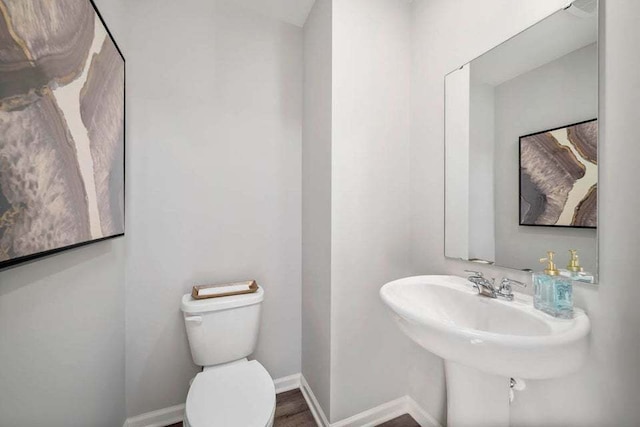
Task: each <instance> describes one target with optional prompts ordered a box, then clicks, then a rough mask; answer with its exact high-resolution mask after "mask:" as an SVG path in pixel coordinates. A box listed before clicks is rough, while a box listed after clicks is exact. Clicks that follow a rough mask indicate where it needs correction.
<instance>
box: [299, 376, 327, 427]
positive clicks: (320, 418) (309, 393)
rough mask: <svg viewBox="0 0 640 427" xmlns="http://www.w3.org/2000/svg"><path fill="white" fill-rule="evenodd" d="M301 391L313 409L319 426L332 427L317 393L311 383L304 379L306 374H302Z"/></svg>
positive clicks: (312, 413)
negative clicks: (314, 392) (317, 397)
mask: <svg viewBox="0 0 640 427" xmlns="http://www.w3.org/2000/svg"><path fill="white" fill-rule="evenodd" d="M300 391H301V392H302V396H304V400H306V401H307V405H308V406H309V409H310V410H311V415H313V419H315V420H316V424H318V426H319V427H330V424H329V420H328V419H327V416H326V415H325V413H324V411H323V410H322V407H321V406H320V403H318V399H316V396H315V394H313V390H311V387H309V383H307V380H306V379H304V375H300Z"/></svg>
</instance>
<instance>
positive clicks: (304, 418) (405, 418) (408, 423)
mask: <svg viewBox="0 0 640 427" xmlns="http://www.w3.org/2000/svg"><path fill="white" fill-rule="evenodd" d="M168 427H182V423H178V424H173V425H171V426H168ZM274 427H316V422H315V420H314V419H313V415H311V410H309V406H307V402H306V400H304V397H303V396H302V393H301V392H300V390H291V391H286V392H284V393H280V394H278V395H277V396H276V416H275V421H274ZM380 427H420V425H419V424H418V423H417V422H415V420H414V419H413V418H411V416H410V415H402V416H401V417H398V418H394V419H393V420H391V421H387V422H386V423H384V424H380Z"/></svg>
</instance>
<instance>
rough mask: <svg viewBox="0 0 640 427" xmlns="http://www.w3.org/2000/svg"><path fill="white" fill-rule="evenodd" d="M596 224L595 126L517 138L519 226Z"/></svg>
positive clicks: (594, 122) (594, 123)
mask: <svg viewBox="0 0 640 427" xmlns="http://www.w3.org/2000/svg"><path fill="white" fill-rule="evenodd" d="M597 224H598V122H597V120H595V119H594V120H589V121H587V122H583V123H577V124H574V125H570V126H564V127H561V128H558V129H551V130H548V131H544V132H538V133H534V134H531V135H526V136H522V137H520V225H539V226H553V227H576V228H596V226H597Z"/></svg>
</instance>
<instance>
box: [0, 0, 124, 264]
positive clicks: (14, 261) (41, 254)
mask: <svg viewBox="0 0 640 427" xmlns="http://www.w3.org/2000/svg"><path fill="white" fill-rule="evenodd" d="M86 1H87V2H89V4H91V7H92V8H93V10H94V12H95V14H96V16H97V17H98V19H99V20H100V23H101V24H102V26H103V27H104V29H105V31H106V33H107V36H108V37H109V38H110V39H111V42H112V43H113V45H114V46H115V48H116V50H117V51H118V54H119V55H120V57H121V58H122V62H123V89H124V96H123V98H122V103H123V109H122V114H123V116H122V126H123V133H122V143H123V155H122V162H123V165H122V173H123V176H122V179H123V212H124V214H123V232H122V233H118V234H114V235H111V236H105V237H101V238H98V239H92V240H87V241H85V242H80V243H76V244H72V245H67V246H62V247H59V248H55V249H50V250H46V251H42V252H37V253H33V254H30V255H24V256H20V257H16V258H12V259H9V260H5V261H0V271H2V270H6V269H8V268H11V267H16V266H18V265H21V264H25V263H30V262H33V261H36V260H39V259H42V258H47V257H51V256H53V255H57V254H60V253H61V252H66V251H69V250H72V249H77V248H81V247H83V246H88V245H92V244H95V243H100V242H104V241H107V240H112V239H116V238H119V237H124V236H125V233H126V200H127V191H126V188H127V186H126V178H127V170H126V157H127V132H126V130H127V114H126V105H127V103H126V99H127V67H126V64H127V61H126V59H125V56H124V55H123V53H122V50H121V49H120V46H119V45H118V43H117V42H116V40H115V37H113V34H112V33H111V30H109V27H108V26H107V23H106V22H105V20H104V18H103V16H102V14H101V13H100V10H99V9H98V7H97V5H96V4H95V2H94V0H86Z"/></svg>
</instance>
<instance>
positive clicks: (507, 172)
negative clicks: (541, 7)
mask: <svg viewBox="0 0 640 427" xmlns="http://www.w3.org/2000/svg"><path fill="white" fill-rule="evenodd" d="M597 58H598V53H597V45H595V44H593V45H590V46H587V47H584V48H582V49H579V50H577V51H575V52H572V53H570V54H568V55H565V56H563V57H561V58H559V59H556V60H555V61H552V62H550V63H548V64H546V65H543V66H542V67H539V68H536V69H535V70H532V71H529V72H528V73H525V74H522V75H520V76H518V77H516V78H515V79H512V80H509V81H508V82H505V83H503V84H501V85H499V86H497V87H496V89H495V119H496V122H495V129H496V139H495V144H496V147H495V164H496V165H497V166H498V167H497V168H496V169H495V186H496V188H495V197H496V199H495V209H496V224H495V229H496V258H495V260H496V264H498V265H503V266H508V267H514V268H520V269H523V268H531V269H534V270H540V266H539V264H538V259H539V258H541V257H544V256H545V254H546V251H548V250H554V251H556V253H557V254H558V258H557V259H558V265H559V266H560V267H564V266H565V265H566V264H567V261H568V258H569V255H568V253H567V251H568V250H569V249H578V250H579V254H580V262H581V264H582V265H583V266H584V267H585V270H586V271H590V272H595V271H596V256H597V254H596V252H597V251H596V243H597V241H596V234H597V233H596V230H588V229H587V230H581V229H567V228H562V229H561V228H549V227H523V226H520V225H519V221H518V210H519V203H520V202H519V188H518V182H519V181H518V175H519V173H520V169H519V158H518V144H519V142H518V138H519V137H520V136H522V135H528V134H530V133H534V132H540V131H543V130H545V129H552V128H556V127H559V126H564V125H568V124H571V123H577V122H581V121H584V120H590V119H593V118H596V117H597V116H598V112H597V106H598V59H597Z"/></svg>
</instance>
